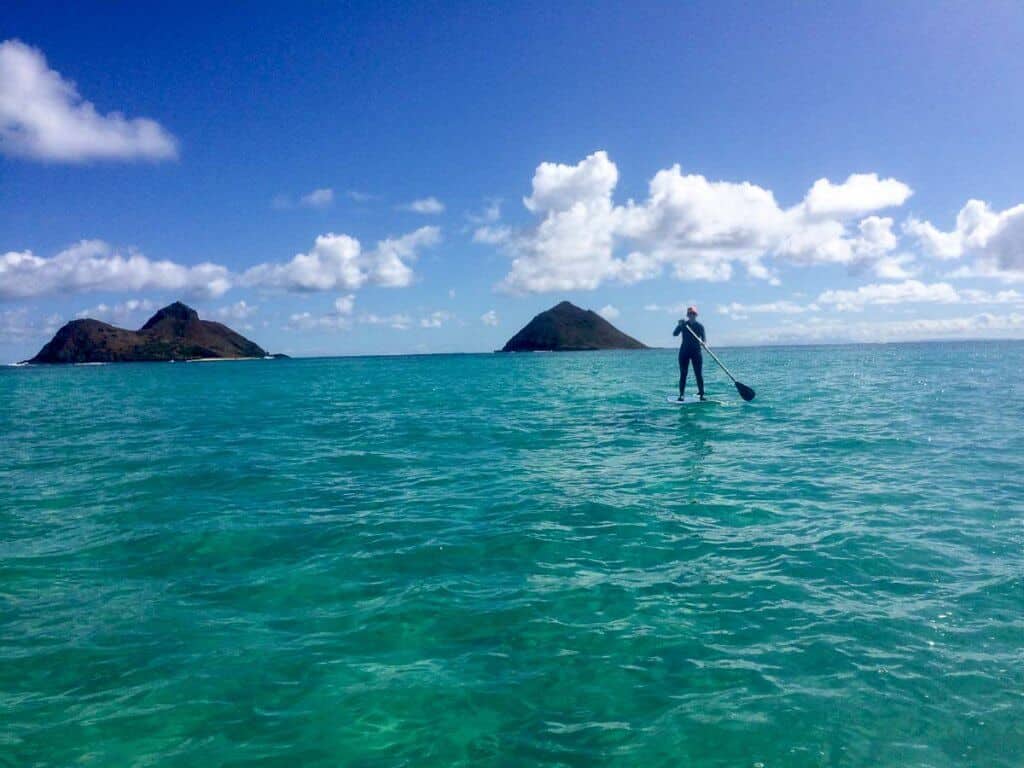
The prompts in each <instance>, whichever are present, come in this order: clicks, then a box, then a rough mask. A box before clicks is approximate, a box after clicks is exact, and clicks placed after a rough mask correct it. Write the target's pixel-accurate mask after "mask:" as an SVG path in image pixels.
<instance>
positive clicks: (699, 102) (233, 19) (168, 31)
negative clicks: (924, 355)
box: [0, 2, 1024, 360]
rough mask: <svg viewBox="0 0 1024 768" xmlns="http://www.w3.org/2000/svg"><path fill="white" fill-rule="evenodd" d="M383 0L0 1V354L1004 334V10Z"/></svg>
mask: <svg viewBox="0 0 1024 768" xmlns="http://www.w3.org/2000/svg"><path fill="white" fill-rule="evenodd" d="M381 5H382V4H378V3H365V4H364V3H348V4H340V3H331V4H328V3H311V4H308V5H305V6H302V7H301V8H300V9H298V10H297V9H296V7H295V5H294V4H285V3H280V4H275V3H268V4H262V5H260V6H257V5H256V4H252V5H251V6H249V7H248V8H246V9H244V10H242V9H230V8H218V7H214V4H209V3H204V4H196V5H195V6H191V7H190V6H189V5H188V4H186V3H175V4H167V5H165V6H164V7H163V8H162V9H161V8H159V7H157V6H156V4H145V6H144V7H142V6H139V7H131V6H127V5H119V6H116V7H114V6H111V5H109V4H95V5H91V4H89V3H85V2H83V3H79V4H76V5H75V6H74V7H73V8H69V7H68V6H67V5H65V4H59V5H58V4H54V5H53V6H48V4H47V3H43V2H32V3H19V2H14V3H7V4H5V11H4V14H3V18H2V20H0V41H6V42H3V44H2V47H0V359H11V360H13V359H18V358H21V357H26V356H29V355H30V354H32V353H34V352H35V351H36V350H37V349H38V347H39V346H41V344H42V343H43V342H45V341H46V339H47V338H48V334H49V333H52V331H53V330H55V328H56V327H58V326H59V325H60V324H61V323H62V322H65V321H67V320H70V319H73V318H75V317H76V316H79V315H81V314H83V313H85V314H89V315H92V316H97V317H101V318H103V319H107V320H109V321H111V322H115V323H117V324H124V325H127V326H132V327H134V326H136V325H138V324H141V322H143V321H144V320H145V319H146V317H147V316H148V314H150V313H151V311H152V309H153V308H155V307H158V306H160V305H162V304H164V303H167V302H169V301H171V300H174V299H179V298H180V299H182V300H184V301H186V302H188V303H190V304H192V305H193V306H195V307H197V308H198V309H199V310H200V313H201V314H202V315H203V316H208V317H214V318H218V319H222V320H224V321H225V322H228V323H229V324H231V325H232V326H233V327H236V328H238V329H239V330H242V331H243V332H244V333H246V334H247V335H248V336H250V337H251V338H253V339H254V340H255V341H257V342H258V343H260V344H261V345H263V346H264V347H267V348H268V349H271V350H274V351H278V350H280V351H287V352H291V353H296V354H350V353H403V352H425V351H429V352H443V351H487V350H491V349H494V348H497V347H500V346H501V345H502V344H503V343H504V341H505V339H507V338H508V337H509V336H510V335H511V334H512V333H514V332H515V330H517V329H518V327H520V326H521V325H523V324H524V323H525V322H526V321H528V320H529V318H530V317H532V316H533V315H534V314H535V313H536V312H538V311H540V310H542V309H545V308H547V307H548V306H551V305H553V304H555V303H557V302H558V301H560V300H562V299H565V298H568V299H570V300H571V301H574V302H576V303H578V304H580V305H582V306H586V307H591V308H593V309H595V310H604V311H605V312H606V313H607V314H608V316H609V317H611V318H612V319H613V320H614V322H615V323H616V324H617V325H619V326H620V327H621V328H623V330H626V331H627V332H629V333H632V334H633V335H635V336H637V337H639V338H641V339H642V340H644V341H646V342H648V343H650V344H664V345H670V344H671V343H672V338H671V331H672V328H673V325H674V321H675V318H676V317H677V315H678V312H679V306H680V305H685V304H687V303H691V302H696V303H697V304H698V305H699V307H700V308H701V319H702V320H703V321H704V322H705V325H706V326H707V328H708V333H709V337H710V339H711V340H712V341H718V342H721V343H777V342H815V341H844V340H853V341H858V340H870V339H881V340H898V339H910V338H913V339H918V338H955V337H962V336H971V337H980V336H984V337H1021V336H1024V208H1020V209H1018V208H1017V206H1019V205H1020V204H1021V203H1022V202H1024V189H1022V187H1021V181H1020V180H1021V178H1024V173H1022V171H1024V168H1022V165H1024V162H1022V160H1024V153H1022V150H1021V146H1020V136H1019V131H1020V126H1021V124H1024V120H1022V118H1024V104H1022V100H1021V99H1020V93H1021V91H1022V86H1024V55H1022V54H1021V53H1020V51H1021V50H1024V6H1021V5H1020V4H1018V3H1009V2H1007V3H974V4H966V3H935V2H927V3H924V2H922V3H914V2H908V3H900V4H883V3H845V4H842V5H839V4H836V5H826V4H809V3H807V4H804V3H767V4H759V5H757V6H751V5H747V4H729V3H725V4H723V3H707V4H701V3H695V4H688V5H683V4H642V3H629V4H601V3H578V4H575V3H560V4H557V5H556V4H537V3H523V4H516V5H514V6H512V5H509V6H508V7H507V8H505V9H498V8H491V7H485V6H484V5H483V4H470V3H465V4H461V3H460V4H454V3H416V4H399V3H395V4H391V5H387V6H385V7H381ZM90 105H91V106H90ZM676 166H678V168H677V167H676ZM630 201H632V203H630ZM972 201H973V202H972ZM198 265H205V266H198Z"/></svg>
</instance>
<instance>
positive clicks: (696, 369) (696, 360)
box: [693, 352, 704, 397]
mask: <svg viewBox="0 0 1024 768" xmlns="http://www.w3.org/2000/svg"><path fill="white" fill-rule="evenodd" d="M693 378H695V379H696V380H697V394H698V395H700V396H701V397H704V357H703V356H702V355H701V353H700V352H698V353H697V354H695V355H694V356H693Z"/></svg>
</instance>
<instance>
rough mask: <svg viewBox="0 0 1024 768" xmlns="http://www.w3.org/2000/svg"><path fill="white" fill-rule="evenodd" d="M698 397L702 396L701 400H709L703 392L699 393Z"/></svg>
mask: <svg viewBox="0 0 1024 768" xmlns="http://www.w3.org/2000/svg"><path fill="white" fill-rule="evenodd" d="M698 397H700V399H701V400H707V398H706V397H704V395H703V394H701V395H698Z"/></svg>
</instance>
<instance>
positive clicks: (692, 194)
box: [473, 152, 911, 292]
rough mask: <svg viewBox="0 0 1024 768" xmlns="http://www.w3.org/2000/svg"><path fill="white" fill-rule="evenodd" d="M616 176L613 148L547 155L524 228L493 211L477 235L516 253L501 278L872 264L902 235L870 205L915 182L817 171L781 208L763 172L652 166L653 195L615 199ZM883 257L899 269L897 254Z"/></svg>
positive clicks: (700, 275)
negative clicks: (747, 176)
mask: <svg viewBox="0 0 1024 768" xmlns="http://www.w3.org/2000/svg"><path fill="white" fill-rule="evenodd" d="M618 178H619V174H618V168H617V167H616V165H615V163H613V162H612V161H611V160H610V159H609V157H608V155H607V153H605V152H595V153H593V154H592V155H589V156H588V157H586V158H584V159H583V160H582V161H580V162H579V163H577V164H576V165H563V164H559V163H541V164H540V165H539V166H538V167H537V169H536V172H535V173H534V177H533V182H532V193H531V194H530V195H529V196H527V197H526V198H524V199H523V204H524V205H525V207H526V209H527V210H528V211H530V212H531V213H532V214H534V216H536V217H537V219H538V221H537V224H536V226H534V227H532V228H529V229H526V230H524V231H520V232H516V231H513V230H511V229H510V228H508V227H503V226H501V225H499V224H497V223H489V224H484V225H483V226H480V227H478V228H477V229H476V231H475V232H474V235H473V239H474V240H475V241H477V242H482V243H489V244H496V245H499V246H501V247H503V248H505V249H506V250H507V251H508V252H509V253H510V255H511V256H512V265H511V269H510V271H509V273H508V274H507V275H506V276H505V279H504V281H503V282H502V284H501V287H502V288H503V289H505V290H509V291H511V292H546V291H568V290H590V289H594V288H597V287H598V286H599V285H601V284H602V283H604V282H605V281H608V280H615V281H618V282H622V283H633V282H637V281H640V280H647V279H650V278H653V277H656V276H657V275H659V274H661V273H662V271H663V270H664V269H666V268H667V269H669V270H670V271H671V273H672V274H673V276H674V277H676V278H677V279H680V280H706V281H724V280H729V279H730V278H732V277H733V275H734V273H735V269H736V267H740V268H742V269H743V270H744V272H745V273H746V274H747V275H749V276H751V277H753V278H756V279H760V280H767V281H769V282H771V283H777V277H776V275H775V274H774V272H773V270H772V269H771V267H770V266H769V265H768V264H766V263H765V260H766V259H776V260H778V261H788V262H791V263H796V264H806V265H814V264H841V265H846V266H848V267H850V268H851V269H853V268H860V267H863V266H868V267H870V266H872V265H873V264H875V263H876V262H878V261H879V260H881V259H885V258H888V254H889V253H890V252H891V251H893V250H894V249H895V248H896V247H897V244H898V238H897V236H896V235H895V233H894V232H893V220H892V219H891V218H888V217H880V216H876V215H869V216H865V214H869V213H872V212H875V211H880V210H882V209H885V208H888V207H892V206H897V205H901V204H902V203H903V202H904V201H905V200H906V199H907V198H908V197H909V196H910V194H911V190H910V188H909V187H908V186H907V185H906V184H903V183H902V182H899V181H897V180H895V179H880V178H879V177H878V176H877V174H854V175H852V176H850V177H849V178H848V179H847V180H846V181H844V182H842V183H838V184H833V183H832V182H830V181H828V180H827V179H819V180H818V181H817V182H815V184H814V186H813V187H812V188H811V190H810V191H809V192H808V194H807V196H806V197H805V199H804V200H802V201H801V202H800V203H798V204H796V205H794V206H792V207H790V208H783V207H781V206H780V205H779V204H778V202H777V201H776V200H775V196H774V195H773V194H772V192H771V191H770V190H767V189H764V188H762V187H759V186H757V185H756V184H752V183H750V182H728V181H711V180H709V179H706V178H705V177H704V176H701V175H698V174H684V173H683V172H682V169H681V168H680V167H679V166H678V165H675V166H672V167H671V168H667V169H664V170H661V171H658V172H657V173H656V174H655V175H654V177H653V178H652V179H651V181H650V183H649V185H648V196H647V199H646V200H644V201H642V202H640V203H637V202H634V201H632V200H629V201H627V202H626V204H625V205H617V204H615V203H614V202H613V199H612V198H613V193H614V190H615V187H616V186H617V184H618ZM862 216H864V218H859V217H862ZM885 269H887V270H888V271H889V272H890V273H891V272H892V271H893V266H892V264H891V263H888V264H887V265H886V267H885Z"/></svg>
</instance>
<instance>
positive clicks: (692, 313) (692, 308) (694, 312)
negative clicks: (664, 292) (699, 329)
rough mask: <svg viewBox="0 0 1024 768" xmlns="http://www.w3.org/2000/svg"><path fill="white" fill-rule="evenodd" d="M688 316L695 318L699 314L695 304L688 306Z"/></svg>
mask: <svg viewBox="0 0 1024 768" xmlns="http://www.w3.org/2000/svg"><path fill="white" fill-rule="evenodd" d="M686 316H687V317H688V318H690V319H691V320H693V319H694V318H695V317H696V316H697V308H696V307H695V306H693V305H691V306H689V307H687V308H686Z"/></svg>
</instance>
